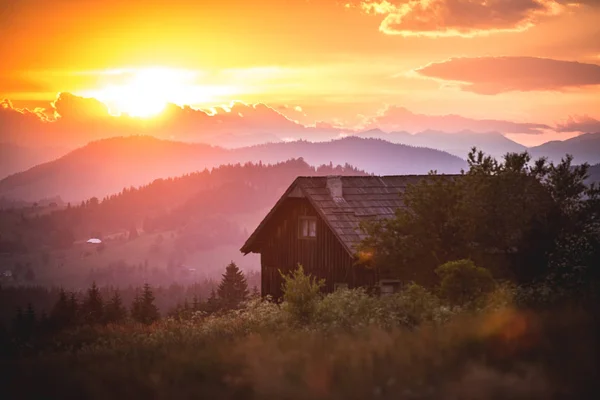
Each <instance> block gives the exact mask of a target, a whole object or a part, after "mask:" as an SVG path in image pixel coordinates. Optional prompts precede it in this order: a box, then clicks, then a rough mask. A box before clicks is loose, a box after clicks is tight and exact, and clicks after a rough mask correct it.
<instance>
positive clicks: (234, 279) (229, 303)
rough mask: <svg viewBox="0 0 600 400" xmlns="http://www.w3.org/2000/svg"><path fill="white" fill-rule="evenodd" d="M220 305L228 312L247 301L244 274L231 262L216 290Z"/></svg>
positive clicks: (247, 293) (246, 284) (246, 285)
mask: <svg viewBox="0 0 600 400" xmlns="http://www.w3.org/2000/svg"><path fill="white" fill-rule="evenodd" d="M217 294H218V295H219V300H220V302H221V305H222V306H223V307H224V308H225V309H228V310H232V309H235V308H238V307H239V305H240V304H241V303H242V302H243V301H245V300H247V299H248V295H249V292H248V283H247V282H246V278H245V277H244V274H243V273H242V271H240V269H239V268H238V266H237V265H236V264H235V263H234V262H233V261H232V262H231V263H229V265H227V267H226V268H225V273H224V274H223V278H222V280H221V283H220V284H219V287H218V289H217Z"/></svg>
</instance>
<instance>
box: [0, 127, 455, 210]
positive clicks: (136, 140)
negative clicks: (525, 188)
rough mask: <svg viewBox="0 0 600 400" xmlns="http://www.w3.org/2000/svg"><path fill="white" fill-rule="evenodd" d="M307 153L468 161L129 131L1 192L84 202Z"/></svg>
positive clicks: (397, 168) (449, 165)
mask: <svg viewBox="0 0 600 400" xmlns="http://www.w3.org/2000/svg"><path fill="white" fill-rule="evenodd" d="M291 158H304V160H306V161H307V162H308V163H309V164H312V165H321V164H329V163H333V164H341V165H344V164H346V163H348V164H351V165H353V166H355V167H356V168H359V169H362V170H365V171H367V172H371V173H375V174H381V175H382V174H387V175H390V174H426V173H428V172H429V171H430V170H437V171H438V172H439V173H457V172H459V171H460V170H461V169H462V168H464V167H465V165H466V163H465V161H464V160H462V159H460V158H459V157H456V156H453V155H450V154H448V153H445V152H443V151H440V150H433V149H427V148H418V147H411V146H406V145H401V144H393V143H390V142H386V141H383V140H379V139H361V138H345V139H339V140H333V141H330V142H307V141H298V142H286V143H270V144H263V145H257V146H251V147H244V148H238V149H224V148H221V147H215V146H210V145H206V144H190V143H183V142H174V141H167V140H161V139H156V138H154V137H150V136H129V137H116V138H111V139H103V140H99V141H95V142H92V143H90V144H88V145H86V146H84V147H81V148H78V149H76V150H74V151H72V152H70V153H68V154H66V155H64V156H63V157H61V158H59V159H57V160H54V161H51V162H47V163H44V164H41V165H38V166H35V167H33V168H30V169H28V170H26V171H23V172H20V173H17V174H14V175H11V176H9V177H7V178H5V179H2V180H1V181H0V197H2V196H4V197H7V198H13V199H22V200H27V201H36V200H38V199H40V198H45V197H53V196H60V197H61V198H62V199H63V200H64V201H80V200H82V199H86V198H90V197H93V196H98V197H102V196H105V195H108V194H111V193H117V192H119V191H121V189H123V188H124V187H130V186H140V185H144V184H147V183H148V182H151V181H153V180H154V179H158V178H167V177H172V176H179V175H182V174H186V173H190V172H194V171H199V170H203V169H205V168H212V167H216V166H219V165H223V164H236V163H246V162H259V161H261V162H263V163H276V162H282V161H285V160H288V159H291Z"/></svg>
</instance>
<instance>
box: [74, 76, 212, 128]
mask: <svg viewBox="0 0 600 400" xmlns="http://www.w3.org/2000/svg"><path fill="white" fill-rule="evenodd" d="M106 75H107V77H108V78H107V81H108V82H107V83H106V84H105V85H104V86H103V87H102V88H100V89H96V90H90V91H86V92H85V93H82V94H83V95H85V96H86V97H93V98H95V99H98V100H100V101H102V102H103V103H105V104H106V105H107V106H108V107H109V109H110V112H111V114H115V115H120V114H123V113H125V114H127V115H129V116H132V117H139V118H150V117H154V116H156V115H158V114H160V113H161V112H162V111H163V110H164V108H165V106H166V105H167V103H175V104H183V103H185V102H187V101H190V100H191V101H194V100H196V99H193V98H190V97H191V96H190V93H194V92H196V91H197V87H196V86H194V85H195V79H196V75H197V73H195V72H193V71H188V70H180V69H172V68H143V69H129V70H120V71H116V72H113V73H111V74H108V73H107V74H106ZM111 79H112V80H113V81H114V80H117V81H119V82H118V83H114V82H110V80H111ZM192 97H193V96H192ZM196 97H197V96H196ZM204 97H205V98H202V99H198V100H206V96H204Z"/></svg>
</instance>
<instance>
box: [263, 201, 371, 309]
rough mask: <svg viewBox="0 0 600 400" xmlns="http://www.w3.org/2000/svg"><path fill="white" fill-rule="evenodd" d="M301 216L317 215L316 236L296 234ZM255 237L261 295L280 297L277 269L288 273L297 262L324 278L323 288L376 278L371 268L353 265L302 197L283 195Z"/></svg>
mask: <svg viewBox="0 0 600 400" xmlns="http://www.w3.org/2000/svg"><path fill="white" fill-rule="evenodd" d="M303 216H310V217H315V218H316V219H317V236H316V238H301V237H300V235H299V233H300V227H299V221H300V218H301V217H303ZM257 239H258V240H257V242H258V243H257V244H258V246H259V247H260V251H259V252H260V253H261V272H262V290H261V292H262V295H263V296H265V295H271V296H273V297H274V298H275V299H279V298H281V296H282V294H283V293H282V291H281V285H282V283H283V280H282V278H281V276H280V274H279V270H281V271H282V272H284V273H288V272H290V271H292V270H294V269H295V268H296V267H297V266H298V264H302V266H303V267H304V270H305V271H306V272H307V273H310V274H312V275H313V276H315V277H317V278H318V279H325V287H324V289H323V290H324V291H325V292H331V291H333V289H334V284H335V283H347V284H348V286H349V287H356V286H368V285H372V284H374V283H375V282H376V276H375V271H371V270H366V269H365V268H364V267H361V266H354V265H353V264H354V260H353V258H352V257H351V256H350V255H349V254H348V252H347V251H346V249H345V248H344V246H343V245H342V244H341V243H340V242H339V240H338V239H337V238H336V237H335V235H334V234H333V232H332V231H331V230H330V228H329V227H328V226H327V224H326V223H325V221H323V220H322V219H321V217H320V216H319V215H318V214H317V212H316V210H315V209H314V207H313V206H312V205H311V204H310V203H309V201H308V200H306V199H303V198H288V199H286V200H285V201H284V202H283V204H282V205H281V207H280V209H279V210H277V212H276V214H275V215H273V218H272V219H271V220H270V221H269V223H268V224H267V225H266V226H265V227H264V231H263V232H261V235H260V238H257Z"/></svg>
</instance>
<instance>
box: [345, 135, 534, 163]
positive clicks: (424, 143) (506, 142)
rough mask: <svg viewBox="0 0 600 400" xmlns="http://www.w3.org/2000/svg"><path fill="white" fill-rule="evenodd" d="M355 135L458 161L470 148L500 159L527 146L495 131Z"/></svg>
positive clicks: (521, 150)
mask: <svg viewBox="0 0 600 400" xmlns="http://www.w3.org/2000/svg"><path fill="white" fill-rule="evenodd" d="M356 136H358V137H364V138H378V139H383V140H388V141H390V142H392V143H400V144H406V145H410V146H419V147H428V148H432V149H438V150H442V151H445V152H448V153H450V154H453V155H455V156H457V157H461V158H466V156H467V154H468V153H469V151H470V150H471V148H472V147H474V146H475V147H477V148H478V149H480V150H483V151H485V152H486V153H488V154H490V155H492V156H494V157H496V158H500V157H502V156H503V155H505V154H506V153H518V152H523V151H525V150H527V147H525V146H523V145H521V144H519V143H517V142H515V141H513V140H510V139H509V138H507V137H506V136H504V135H503V134H501V133H499V132H485V133H479V132H473V131H469V130H463V131H460V132H455V133H447V132H441V131H434V130H425V131H422V132H418V133H415V134H411V133H409V132H405V131H399V132H389V133H387V132H384V131H382V130H381V129H372V130H368V131H365V132H360V133H357V134H356Z"/></svg>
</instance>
